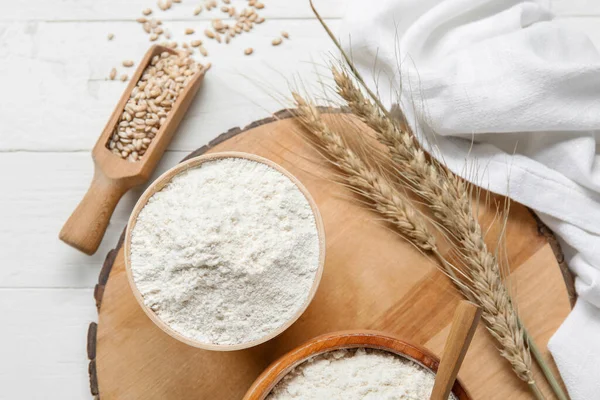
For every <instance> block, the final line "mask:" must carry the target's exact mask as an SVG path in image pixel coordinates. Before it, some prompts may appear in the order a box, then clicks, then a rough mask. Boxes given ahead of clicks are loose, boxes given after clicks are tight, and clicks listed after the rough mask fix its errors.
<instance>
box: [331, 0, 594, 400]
mask: <svg viewBox="0 0 600 400" xmlns="http://www.w3.org/2000/svg"><path fill="white" fill-rule="evenodd" d="M340 38H341V40H342V42H343V43H344V45H345V46H346V48H347V50H348V51H350V52H351V53H352V57H353V59H354V61H355V63H356V64H357V66H358V67H359V70H360V71H361V73H362V74H363V76H365V80H366V81H367V84H370V85H372V88H373V89H375V88H377V89H378V90H379V94H380V96H381V98H382V99H384V100H386V101H387V104H388V105H390V104H392V103H394V102H397V101H398V100H400V101H401V103H402V107H403V110H404V111H405V112H406V113H407V115H408V117H409V122H411V124H412V125H413V129H415V130H417V131H418V132H420V133H422V134H426V135H432V133H431V132H435V137H433V136H429V139H430V141H431V142H433V141H434V142H435V143H436V145H437V146H438V147H439V150H440V153H441V154H442V155H443V157H444V161H445V162H446V163H447V164H448V165H449V167H450V168H451V169H452V170H453V171H454V172H456V173H458V174H460V175H462V176H464V177H465V178H466V179H470V180H472V181H475V183H477V184H479V185H482V186H484V187H487V188H489V189H490V190H492V191H493V192H497V193H502V194H506V195H509V196H510V197H511V198H513V199H515V200H516V201H518V202H519V203H522V204H525V205H527V206H528V207H531V208H532V209H534V210H535V211H536V212H537V213H538V215H539V216H540V217H541V219H542V220H543V221H544V222H545V223H546V224H547V225H548V226H549V227H550V228H551V229H552V230H553V231H554V232H555V233H556V235H557V236H558V237H559V239H560V240H561V244H562V246H563V251H564V252H565V255H566V257H567V262H568V264H569V266H570V267H571V269H572V270H573V272H574V273H575V274H576V275H577V279H576V288H577V291H578V294H579V300H578V304H577V306H576V307H575V309H574V310H573V312H572V313H571V315H570V316H569V318H568V319H567V320H566V321H565V323H564V324H563V326H562V327H561V328H560V329H559V331H558V332H557V333H556V334H555V335H554V337H553V338H552V339H551V342H550V345H549V347H550V350H551V351H552V353H553V355H554V358H555V360H556V362H557V364H558V367H559V369H560V371H561V374H562V375H563V378H564V380H565V382H566V384H567V386H568V390H569V393H570V395H571V397H572V399H573V400H589V399H595V398H600V362H599V361H600V156H599V155H598V152H599V146H598V145H597V144H596V142H597V139H598V138H599V137H600V53H599V52H598V50H597V49H596V48H595V47H594V46H593V44H592V43H591V42H590V40H589V39H588V38H587V37H586V36H585V35H583V34H581V33H578V32H573V31H571V30H568V29H565V28H563V27H561V25H560V24H559V23H558V22H557V21H553V19H552V15H551V13H550V11H549V9H548V5H547V2H544V1H534V0H532V1H522V0H379V1H376V2H370V3H369V4H368V6H367V5H366V3H365V2H364V1H362V0H354V1H353V2H351V4H350V6H349V8H348V11H347V14H346V16H345V18H344V24H343V28H342V32H341V33H340ZM375 82H377V84H375ZM400 88H402V91H401V93H402V95H401V98H400V99H397V96H396V93H398V91H399V89H400ZM457 137H463V138H462V139H459V138H457ZM464 137H467V138H468V140H465V139H464ZM471 139H474V140H475V144H474V145H473V146H471ZM475 160H476V162H477V163H478V164H479V167H478V171H479V173H478V175H477V177H474V176H473V175H468V174H464V171H465V165H467V164H470V163H473V162H475Z"/></svg>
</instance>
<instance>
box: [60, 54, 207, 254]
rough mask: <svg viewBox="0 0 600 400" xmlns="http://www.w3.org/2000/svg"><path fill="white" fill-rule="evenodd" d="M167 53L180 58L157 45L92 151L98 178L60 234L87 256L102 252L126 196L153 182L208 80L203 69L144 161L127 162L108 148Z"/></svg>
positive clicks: (144, 59) (95, 177)
mask: <svg viewBox="0 0 600 400" xmlns="http://www.w3.org/2000/svg"><path fill="white" fill-rule="evenodd" d="M165 51H166V52H169V53H171V54H177V52H176V51H174V50H171V49H169V48H167V47H164V46H158V45H155V46H152V47H151V48H150V49H149V50H148V52H146V55H145V56H144V58H143V59H142V61H141V62H140V64H139V67H138V68H137V70H136V71H135V73H134V74H133V76H132V78H131V81H130V82H129V85H128V86H127V89H126V90H125V92H124V93H123V95H122V96H121V99H120V100H119V103H118V104H117V106H116V107H115V110H114V111H113V113H112V115H111V116H110V119H109V120H108V123H107V124H106V127H105V128H104V131H103V132H102V135H100V138H99V139H98V141H97V142H96V145H95V146H94V149H93V150H92V159H93V160H94V178H93V179H92V183H91V185H90V188H89V189H88V191H87V193H86V195H85V196H84V198H83V200H81V202H80V203H79V205H78V206H77V208H76V209H75V211H73V214H71V217H69V219H68V220H67V222H66V223H65V225H64V226H63V228H62V230H61V231H60V234H59V238H60V240H62V241H63V242H65V243H67V244H69V245H71V246H73V247H75V248H76V249H78V250H81V251H82V252H84V253H86V254H89V255H92V254H94V253H95V252H96V250H97V249H98V246H99V245H100V242H101V241H102V237H103V236H104V232H105V231H106V227H107V226H108V222H109V221H110V217H111V215H112V213H113V211H114V209H115V207H116V206H117V203H118V202H119V199H120V198H121V197H122V196H123V194H125V192H127V191H128V190H129V189H131V188H132V187H134V186H137V185H141V184H142V183H144V182H146V181H147V180H148V179H149V178H150V175H151V174H152V172H153V171H154V168H155V167H156V164H157V163H158V161H159V160H160V158H161V157H162V154H163V153H164V151H165V150H166V148H167V146H168V144H169V142H170V141H171V138H172V137H173V134H174V133H175V130H176V129H177V126H178V125H179V123H180V122H181V119H182V118H183V115H184V114H185V112H186V110H187V109H188V107H189V105H190V103H191V102H192V99H193V98H194V95H195V94H196V92H197V91H198V88H199V87H200V83H201V82H202V80H203V78H204V72H205V70H204V69H200V70H199V71H198V72H197V73H196V74H195V75H194V76H193V77H192V79H191V80H190V81H189V82H188V84H187V85H186V86H185V88H184V90H183V91H182V92H181V93H180V94H179V96H178V97H177V100H176V102H175V104H174V105H173V107H172V108H171V110H170V111H169V114H168V116H167V120H166V122H165V123H164V124H163V125H162V126H161V127H160V129H159V131H158V132H157V134H156V136H155V137H154V139H152V142H151V143H150V145H149V146H148V149H147V150H146V153H145V154H144V157H143V158H142V159H141V160H140V161H135V162H131V161H127V160H124V159H122V158H121V157H119V156H117V155H116V154H113V153H112V152H111V151H110V150H109V149H108V148H107V146H106V144H107V143H108V140H109V138H110V137H111V136H112V134H113V132H114V129H115V127H116V125H117V123H118V122H119V118H120V116H121V114H122V113H123V110H124V108H125V104H126V103H127V100H129V96H130V94H131V92H132V90H133V88H134V87H135V86H136V84H137V82H138V81H139V80H140V78H141V77H142V74H143V72H144V69H145V68H146V67H147V66H148V64H150V61H151V60H152V57H154V56H155V55H160V54H161V53H162V52H165Z"/></svg>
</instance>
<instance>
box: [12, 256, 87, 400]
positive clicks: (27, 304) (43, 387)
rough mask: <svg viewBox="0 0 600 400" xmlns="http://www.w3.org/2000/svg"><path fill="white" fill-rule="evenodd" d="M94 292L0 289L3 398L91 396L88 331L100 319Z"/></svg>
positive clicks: (32, 399) (34, 399)
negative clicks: (90, 323) (88, 368)
mask: <svg viewBox="0 0 600 400" xmlns="http://www.w3.org/2000/svg"><path fill="white" fill-rule="evenodd" d="M3 267H6V265H4V264H3ZM92 294H93V291H92V290H91V289H76V290H73V289H29V290H25V289H0V316H1V317H2V328H1V329H0V360H1V362H0V399H7V400H8V399H28V400H38V399H40V400H42V399H64V400H71V399H72V400H81V399H89V398H91V395H90V391H89V384H88V377H87V355H86V332H87V328H88V324H89V322H90V321H94V320H96V319H97V315H96V311H95V307H94V301H93V295H92Z"/></svg>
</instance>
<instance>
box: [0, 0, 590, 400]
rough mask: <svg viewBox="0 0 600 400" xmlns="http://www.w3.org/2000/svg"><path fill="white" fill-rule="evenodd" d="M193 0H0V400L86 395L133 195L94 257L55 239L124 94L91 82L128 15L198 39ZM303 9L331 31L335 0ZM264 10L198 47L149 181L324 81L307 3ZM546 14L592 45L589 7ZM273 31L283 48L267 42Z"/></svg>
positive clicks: (120, 49) (576, 0) (320, 38)
mask: <svg viewBox="0 0 600 400" xmlns="http://www.w3.org/2000/svg"><path fill="white" fill-rule="evenodd" d="M200 2H201V0H194V1H192V0H183V2H182V3H181V4H175V5H174V7H173V8H172V9H171V10H169V11H167V12H160V11H159V10H157V7H156V2H155V1H154V0H128V1H120V0H101V1H100V0H61V1H59V0H29V1H14V0H0V90H2V95H1V96H0V171H1V172H0V321H1V322H0V399H11V400H12V399H63V400H67V399H85V398H89V396H90V395H89V385H88V375H87V358H86V352H85V344H86V330H87V327H88V324H89V322H90V321H93V320H95V319H96V309H95V305H94V301H93V296H92V292H93V287H94V284H95V283H96V282H97V278H98V272H99V268H100V266H101V264H102V261H103V259H104V256H105V254H106V252H107V251H108V250H109V249H111V248H112V247H113V246H114V245H115V244H116V242H117V239H118V237H119V235H120V233H121V230H122V229H123V227H124V226H125V223H126V221H127V218H128V215H129V213H130V211H131V209H132V207H133V205H134V203H135V201H136V199H137V198H138V196H139V194H140V193H141V191H142V190H143V188H140V189H138V190H135V191H133V192H131V193H128V194H127V195H126V196H125V197H124V198H123V200H122V201H121V203H120V204H119V206H118V208H117V210H116V212H115V214H114V215H113V218H112V220H111V224H110V226H109V228H108V231H107V234H106V236H105V238H104V241H103V243H102V245H101V247H100V249H99V250H98V252H97V253H96V255H94V256H92V257H88V256H86V255H84V254H81V253H79V252H77V251H76V250H74V249H71V248H69V247H68V246H66V245H65V244H63V243H62V242H60V241H59V240H58V238H57V235H58V232H59V230H60V228H61V226H62V224H63V223H64V221H65V220H66V219H67V217H68V216H69V214H70V213H71V211H72V210H73V209H74V208H75V206H76V205H77V203H78V202H79V200H80V199H81V197H82V196H83V194H84V193H85V191H86V190H87V187H88V185H89V182H90V180H91V175H92V162H91V158H90V150H91V148H92V146H93V145H94V143H95V141H96V139H97V137H98V135H99V134H100V132H101V130H102V128H103V127H104V124H105V123H106V121H107V119H108V116H109V114H110V112H111V111H112V109H113V106H114V105H115V104H116V102H117V99H118V98H119V96H120V95H121V92H122V91H123V89H124V87H125V84H123V83H122V82H120V81H107V80H106V79H105V78H106V76H107V75H108V72H109V71H110V69H111V68H112V67H113V66H119V65H120V62H121V61H122V60H124V59H127V58H130V59H134V60H139V59H140V58H141V57H142V55H143V53H144V52H145V51H146V49H147V47H148V46H149V44H150V43H149V42H148V38H147V35H145V34H144V33H143V31H142V28H141V26H140V25H139V24H138V23H136V22H135V21H134V20H135V18H137V17H139V16H141V10H142V9H143V8H146V7H151V8H153V9H154V10H155V15H156V16H158V17H159V18H160V19H162V20H163V21H164V25H165V26H167V27H169V28H170V30H171V32H173V34H174V37H173V38H174V39H175V40H179V39H182V36H183V30H184V29H185V28H187V27H193V28H195V29H196V31H197V32H202V31H203V30H204V28H205V27H207V26H208V24H209V18H211V16H213V15H214V16H219V15H220V14H221V13H220V12H218V11H213V12H212V13H211V14H207V13H206V12H203V13H202V14H201V15H200V16H197V17H194V16H193V13H192V10H193V9H194V7H195V6H196V5H197V4H199V3H200ZM315 2H316V3H317V5H318V6H319V9H320V10H321V13H322V15H323V16H324V17H326V18H327V22H328V23H329V24H330V26H331V27H332V28H333V29H334V30H335V29H337V27H338V26H339V22H340V21H339V20H340V18H341V16H342V15H343V13H344V9H345V4H346V0H315ZM233 3H234V4H243V3H244V1H242V0H234V1H233ZM264 3H265V5H266V7H265V9H264V10H263V12H262V13H261V14H262V15H263V16H265V17H266V18H267V21H266V22H265V23H264V24H262V25H259V26H257V27H256V29H255V30H254V31H253V32H251V33H250V34H244V35H242V36H240V37H238V38H235V40H234V41H233V42H232V43H231V44H230V45H228V46H225V45H217V44H216V43H212V42H209V43H208V44H207V48H208V50H209V52H210V56H209V59H210V61H211V62H212V63H213V68H212V69H211V71H210V72H209V74H208V75H207V78H206V80H205V82H204V84H203V87H202V88H201V89H200V93H199V95H198V96H197V98H196V100H195V102H194V103H193V104H192V106H191V108H190V111H189V112H188V115H187V116H186V118H185V119H184V122H183V123H182V125H181V126H180V129H179V131H178V133H177V136H176V138H175V139H174V141H173V142H172V144H171V146H170V148H169V151H168V152H167V153H166V154H165V156H164V159H163V160H162V162H161V163H160V165H159V168H158V170H157V174H158V173H161V172H163V171H165V170H166V169H167V168H169V167H171V166H173V165H174V164H175V163H176V162H177V161H178V160H180V159H181V158H183V157H184V156H185V155H186V154H187V153H189V152H190V151H192V150H194V149H196V148H198V147H200V146H202V145H203V144H205V143H207V142H208V141H209V140H210V139H211V138H213V137H215V136H216V135H218V134H219V133H221V132H224V131H226V130H228V129H229V128H232V127H235V126H244V125H245V124H248V123H250V122H252V121H254V120H256V119H259V118H263V117H265V116H268V115H269V114H270V113H271V112H274V111H276V110H278V109H280V108H283V107H284V106H285V105H286V104H285V103H283V102H282V101H281V100H279V98H280V97H281V96H283V95H287V93H288V92H289V91H288V85H289V84H290V83H292V84H293V79H294V77H295V76H298V75H301V76H303V78H304V81H314V79H313V78H314V74H315V71H316V70H317V71H318V70H321V72H323V73H326V71H325V69H323V67H322V65H323V63H324V62H325V61H327V60H328V54H327V52H328V51H332V50H333V49H332V46H331V44H330V42H329V40H328V39H327V38H326V36H325V34H324V32H323V30H322V29H321V28H320V26H319V24H318V22H317V21H316V20H315V19H314V17H313V16H312V14H311V12H310V9H309V7H308V2H307V0H285V1H283V0H279V1H276V0H264ZM367 4H368V2H365V6H366V5H367ZM553 8H554V11H555V12H556V13H557V14H558V15H559V17H560V20H561V23H563V24H565V25H568V26H572V27H574V28H576V29H580V30H583V31H585V32H587V33H588V34H589V36H590V38H591V39H592V40H593V41H594V42H595V43H596V45H597V46H600V2H597V1H595V0H589V1H586V0H554V1H553ZM282 30H285V31H287V32H289V33H290V41H289V42H284V44H283V45H281V46H279V47H272V46H271V44H270V43H271V40H272V39H273V38H274V37H276V36H277V35H278V34H279V33H280V32H281V31H282ZM108 33H114V34H115V39H114V40H113V41H110V42H109V41H108V40H107V35H108ZM198 36H199V35H198ZM187 39H189V38H187ZM205 42H207V41H205ZM246 47H253V48H254V54H253V55H252V56H250V57H247V56H244V55H243V49H244V48H246ZM119 69H122V68H119Z"/></svg>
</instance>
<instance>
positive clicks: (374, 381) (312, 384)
mask: <svg viewBox="0 0 600 400" xmlns="http://www.w3.org/2000/svg"><path fill="white" fill-rule="evenodd" d="M434 380H435V375H434V374H433V372H431V371H429V370H428V369H426V368H424V367H422V366H421V365H419V364H417V363H415V362H414V361H411V360H409V359H407V358H404V357H401V356H398V355H396V354H392V353H390V352H387V351H382V350H374V349H365V348H358V349H343V350H335V351H330V352H327V353H323V354H320V355H317V356H315V357H313V358H311V359H309V360H307V361H305V362H303V363H302V364H300V365H298V366H297V367H296V368H294V369H293V370H292V371H290V372H289V373H288V374H287V375H285V376H284V377H283V379H282V380H281V381H280V382H279V383H278V384H277V385H276V386H275V388H273V390H272V391H271V393H270V394H269V395H268V396H267V400H298V399H328V400H385V399H390V400H392V399H393V400H428V399H429V397H430V395H431V390H432V389H433V383H434ZM450 399H451V400H456V396H455V395H454V394H451V395H450Z"/></svg>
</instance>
